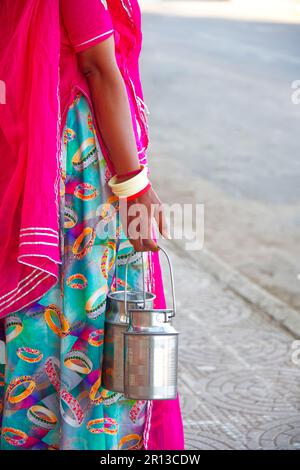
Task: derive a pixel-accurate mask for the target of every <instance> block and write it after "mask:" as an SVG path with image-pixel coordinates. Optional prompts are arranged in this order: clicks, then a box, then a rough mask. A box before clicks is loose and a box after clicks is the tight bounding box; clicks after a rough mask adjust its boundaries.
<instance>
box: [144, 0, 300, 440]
mask: <svg viewBox="0 0 300 470" xmlns="http://www.w3.org/2000/svg"><path fill="white" fill-rule="evenodd" d="M148 1H149V2H150V3H151V1H150V0H148ZM276 1H277V0H276ZM142 3H143V4H145V10H147V11H148V13H145V14H144V16H143V31H144V47H143V53H142V63H141V65H142V67H141V69H142V80H143V84H144V94H145V100H146V103H147V105H148V107H149V108H150V116H149V119H150V148H149V153H148V156H149V160H150V167H151V169H152V179H153V181H154V184H155V187H156V188H157V190H158V193H159V195H160V196H161V199H162V200H163V201H165V202H169V203H174V202H177V203H181V204H183V203H196V202H198V203H199V202H204V204H205V250H202V251H200V252H196V251H193V252H187V251H184V246H183V243H182V242H180V241H177V242H176V243H174V241H173V242H172V241H171V242H164V244H165V246H166V248H167V249H168V250H169V252H170V254H171V259H172V262H173V264H174V273H175V285H176V295H177V304H178V309H177V310H178V313H177V317H176V319H175V325H176V326H177V328H178V329H179V331H180V333H181V334H180V355H179V358H180V370H179V391H180V396H181V403H182V410H183V417H184V424H185V435H186V446H187V448H188V449H299V448H300V402H299V397H300V393H299V392H300V390H299V378H300V369H299V364H296V363H295V362H293V361H292V353H293V351H294V349H293V344H294V343H293V341H294V339H296V338H298V337H299V332H300V312H299V311H297V309H300V290H299V287H300V277H299V279H298V277H297V276H298V274H299V273H300V257H299V246H300V202H299V201H300V184H299V181H300V159H299V137H298V136H299V126H300V105H295V104H292V101H291V94H292V89H291V84H292V82H293V81H294V80H297V79H300V53H299V47H298V45H299V40H300V24H297V21H296V18H294V17H291V16H289V14H288V13H287V12H286V14H285V15H282V18H285V22H280V18H281V15H280V14H279V13H278V11H279V10H278V11H277V10H276V9H272V13H271V17H272V18H273V19H272V18H271V19H270V18H267V17H266V16H265V20H264V21H263V20H262V19H259V14H258V13H259V11H252V14H251V15H250V13H249V17H252V21H248V20H247V15H246V13H245V11H244V10H243V9H240V10H239V11H237V12H235V10H234V9H233V8H231V6H232V5H233V4H234V3H240V4H241V3H242V0H240V1H238V2H203V5H204V4H205V5H204V6H203V9H201V5H198V3H199V4H200V3H201V4H202V2H194V3H195V4H197V7H196V9H197V14H196V13H195V14H193V13H192V12H193V7H192V6H190V7H189V8H183V7H180V4H184V2H168V1H163V2H161V1H159V0H156V2H154V1H152V6H151V5H150V3H147V0H143V2H142ZM154 3H156V5H154ZM175 3H178V7H176V6H174V5H175ZM191 3H193V2H186V5H187V4H191ZM208 3H210V4H211V5H208ZM225 3H226V4H227V3H228V4H229V3H230V4H232V5H231V6H230V8H231V12H229V10H228V11H227V13H226V5H225ZM256 3H257V2H256ZM146 4H147V5H146ZM248 4H249V2H248ZM278 4H279V2H278ZM146 6H147V8H146ZM281 6H282V2H281V4H280V7H281ZM180 8H181V10H180ZM158 11H160V13H157V12H158ZM195 11H196V10H194V12H195ZM155 12H156V13H155ZM229 13H230V14H229ZM235 13H236V14H235ZM265 13H266V12H265ZM265 13H264V14H265ZM222 15H223V16H224V17H223V18H222ZM255 18H256V19H255ZM205 251H206V254H205ZM270 294H271V295H270ZM268 295H269V297H268ZM257 299H258V301H256V300H257ZM277 299H279V300H281V303H280V302H279V300H278V302H279V303H278V305H277V304H276V300H277ZM269 301H270V302H269ZM277 307H278V308H277ZM279 307H280V308H279ZM289 307H293V308H294V310H293V312H291V309H290V308H289ZM266 313H268V315H266ZM292 314H294V316H293V315H292ZM270 317H272V318H273V319H272V318H270ZM274 318H275V319H276V320H274ZM284 319H288V323H289V325H288V329H289V330H290V331H287V330H286V329H285V328H284V326H287V325H286V323H285V321H282V320H284ZM291 332H294V334H291Z"/></svg>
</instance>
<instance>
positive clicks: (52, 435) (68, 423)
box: [0, 92, 147, 450]
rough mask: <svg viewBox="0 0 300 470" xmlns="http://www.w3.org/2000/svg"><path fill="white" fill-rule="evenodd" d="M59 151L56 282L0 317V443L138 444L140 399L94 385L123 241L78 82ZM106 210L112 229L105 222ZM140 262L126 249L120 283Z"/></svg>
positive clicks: (14, 446) (135, 279)
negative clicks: (113, 224)
mask: <svg viewBox="0 0 300 470" xmlns="http://www.w3.org/2000/svg"><path fill="white" fill-rule="evenodd" d="M61 156H62V162H61V163H62V165H61V198H60V200H61V203H60V211H61V212H60V215H61V217H60V219H61V224H60V225H61V226H60V235H61V236H60V238H61V251H62V260H63V262H62V265H61V268H60V279H59V282H58V283H57V284H56V285H55V286H54V287H53V288H52V289H50V290H49V291H48V292H47V293H46V294H45V295H44V296H43V297H42V298H41V299H40V300H39V301H37V302H35V303H34V304H33V305H31V306H30V308H25V309H23V310H20V311H18V312H15V313H13V314H11V315H9V316H7V317H6V318H5V319H4V320H2V321H1V324H0V329H2V339H3V342H2V343H0V344H2V346H3V347H4V350H5V359H4V361H3V360H2V362H5V364H0V367H1V369H0V420H1V421H2V425H1V431H2V432H1V441H0V449H2V450H22V449H24V450H28V449H31V450H35V449H36V450H39V449H71V450H92V449H95V450H110V449H141V448H142V447H143V433H144V427H145V425H146V419H147V402H145V401H135V400H128V399H125V397H124V395H123V394H121V393H114V392H112V391H108V390H106V389H105V388H103V387H102V385H101V383H102V381H101V375H102V361H103V341H104V320H105V308H106V300H107V294H108V292H109V291H110V290H115V289H116V285H117V287H118V288H119V289H120V288H122V287H120V286H123V285H124V283H123V279H124V269H125V260H126V258H127V257H128V254H129V253H130V252H131V251H132V247H131V245H130V243H129V241H128V240H127V239H126V237H125V235H124V233H123V231H122V226H121V224H120V222H119V220H118V206H117V201H116V198H115V197H114V196H113V195H112V193H111V192H110V189H109V187H108V185H107V181H108V178H109V176H110V175H109V170H108V167H107V164H106V160H105V158H104V157H103V154H102V152H101V149H100V146H99V142H98V140H97V136H96V133H95V128H94V124H93V118H92V113H91V110H90V107H89V104H88V101H87V99H86V98H85V96H84V95H82V94H81V93H80V92H78V94H77V95H76V96H75V98H74V101H73V103H72V105H71V106H70V108H69V110H68V115H67V120H66V125H65V128H64V130H63V134H62V154H61ZM114 212H115V215H117V217H116V220H117V224H116V232H117V237H115V236H111V231H110V230H107V227H108V225H109V222H110V221H111V220H112V218H113V215H114V214H113V213H114ZM141 263H142V261H141V257H140V256H135V255H133V256H132V257H131V260H130V263H129V270H128V285H129V288H135V289H139V288H141V285H142V284H141V282H142V281H141V268H142V264H141ZM116 265H118V269H117V279H116V275H115V273H116V269H115V268H116Z"/></svg>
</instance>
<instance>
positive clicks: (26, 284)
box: [0, 269, 43, 308]
mask: <svg viewBox="0 0 300 470" xmlns="http://www.w3.org/2000/svg"><path fill="white" fill-rule="evenodd" d="M35 271H37V269H36V270H35ZM35 271H33V273H32V275H31V276H30V275H29V276H27V279H29V278H31V279H29V280H28V282H26V283H25V284H24V285H23V286H22V287H19V288H18V287H17V290H16V292H14V293H13V294H11V295H10V297H9V298H8V299H6V300H4V301H3V302H1V303H0V306H3V305H4V304H6V303H7V302H10V301H11V300H12V299H13V298H14V297H15V296H16V295H18V294H19V293H20V292H21V291H22V290H23V289H25V288H26V287H27V286H28V285H29V284H31V283H32V281H34V280H35V279H36V278H38V277H39V276H41V274H43V271H39V272H38V273H37V274H36V275H34V276H33V274H34V272H35ZM21 282H22V281H21ZM19 284H20V283H19ZM19 284H18V286H19ZM33 289H34V287H33ZM14 290H15V289H14ZM31 290H32V289H31ZM12 292H13V291H12ZM29 292H30V291H29ZM22 297H23V295H22V296H21V297H17V299H16V300H14V301H13V302H12V303H15V302H17V301H18V299H19V298H22ZM10 305H12V304H9V305H6V306H4V307H3V308H7V307H9V306H10Z"/></svg>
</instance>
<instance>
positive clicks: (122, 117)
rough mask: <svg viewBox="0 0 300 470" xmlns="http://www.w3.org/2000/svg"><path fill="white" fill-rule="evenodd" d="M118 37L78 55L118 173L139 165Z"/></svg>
mask: <svg viewBox="0 0 300 470" xmlns="http://www.w3.org/2000/svg"><path fill="white" fill-rule="evenodd" d="M114 51H115V48H114V38H113V36H110V37H109V38H108V39H106V40H104V41H102V42H100V43H98V44H97V45H95V46H93V47H90V48H88V49H85V50H84V51H82V52H79V53H78V54H77V56H78V61H79V66H80V68H81V70H82V72H83V73H84V75H85V76H86V78H87V81H88V84H89V88H90V91H91V95H92V101H93V105H94V110H95V116H96V120H97V124H98V126H99V128H100V129H101V135H102V137H103V140H104V142H105V144H106V147H107V148H108V150H109V154H110V159H111V161H112V163H113V166H114V168H115V171H116V173H117V174H124V173H128V172H130V171H132V170H136V169H138V168H139V159H138V153H137V146H136V142H135V136H134V131H133V126H132V120H131V112H130V107H129V102H128V96H127V91H126V88H125V83H124V81H123V78H122V75H121V73H120V70H119V67H118V65H117V62H116V59H115V52H114Z"/></svg>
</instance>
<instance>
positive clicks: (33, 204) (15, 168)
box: [0, 0, 61, 317]
mask: <svg viewBox="0 0 300 470" xmlns="http://www.w3.org/2000/svg"><path fill="white" fill-rule="evenodd" d="M0 19H1V20H0V50H1V57H0V79H1V80H3V81H4V83H5V86H6V104H1V105H0V155H1V159H2V162H3V165H2V168H1V172H0V232H1V247H0V249H1V258H0V317H3V316H5V315H7V314H8V313H11V312H13V311H16V310H19V309H20V308H22V307H24V306H26V305H30V304H31V303H32V302H33V301H34V300H37V299H38V298H40V297H41V296H42V295H43V294H44V293H45V292H46V291H47V290H48V289H50V288H51V287H52V286H53V285H54V284H55V283H56V282H57V277H58V264H59V263H60V262H61V257H60V250H59V238H58V237H59V230H58V204H59V200H58V196H59V194H58V176H59V174H58V158H59V151H60V149H59V142H60V138H59V136H60V119H59V98H58V80H59V70H58V63H59V47H60V35H59V28H58V27H57V25H58V21H59V3H58V2H56V1H54V2H53V1H52V0H26V1H24V0H14V1H13V2H11V1H7V0H3V1H1V2H0Z"/></svg>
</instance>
